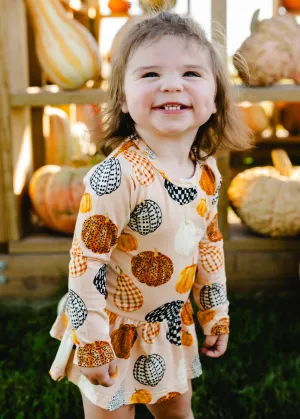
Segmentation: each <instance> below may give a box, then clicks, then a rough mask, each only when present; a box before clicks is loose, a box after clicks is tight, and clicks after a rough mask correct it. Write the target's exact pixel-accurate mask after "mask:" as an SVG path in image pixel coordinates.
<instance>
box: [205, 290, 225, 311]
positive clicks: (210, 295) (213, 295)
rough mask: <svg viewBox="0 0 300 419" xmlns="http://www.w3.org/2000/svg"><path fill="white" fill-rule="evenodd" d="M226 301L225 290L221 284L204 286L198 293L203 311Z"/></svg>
mask: <svg viewBox="0 0 300 419" xmlns="http://www.w3.org/2000/svg"><path fill="white" fill-rule="evenodd" d="M226 301H227V295H226V288H225V285H223V284H216V283H214V284H212V285H204V287H203V288H201V291H200V304H201V306H202V308H203V310H209V309H210V308H212V307H216V306H221V305H222V304H225V303H226Z"/></svg>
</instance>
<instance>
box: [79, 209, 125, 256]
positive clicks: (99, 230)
mask: <svg viewBox="0 0 300 419" xmlns="http://www.w3.org/2000/svg"><path fill="white" fill-rule="evenodd" d="M81 237H82V241H83V243H84V244H85V246H86V247H87V248H88V249H89V250H91V251H92V252H93V253H100V254H102V253H109V252H110V250H111V248H112V247H113V246H114V245H115V244H117V240H118V227H117V226H116V225H115V224H114V223H113V222H112V221H111V220H110V219H109V216H108V215H107V216H104V215H93V216H92V217H89V218H87V219H86V220H85V221H84V222H83V226H82V232H81Z"/></svg>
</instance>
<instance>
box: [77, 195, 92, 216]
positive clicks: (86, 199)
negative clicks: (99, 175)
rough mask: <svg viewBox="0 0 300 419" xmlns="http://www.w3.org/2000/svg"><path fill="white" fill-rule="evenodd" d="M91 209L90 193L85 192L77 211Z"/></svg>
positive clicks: (84, 211) (83, 211)
mask: <svg viewBox="0 0 300 419" xmlns="http://www.w3.org/2000/svg"><path fill="white" fill-rule="evenodd" d="M91 209H92V195H91V194H89V193H87V192H85V193H84V194H83V196H82V198H81V201H80V207H79V211H80V212H82V213H87V212H90V211H91Z"/></svg>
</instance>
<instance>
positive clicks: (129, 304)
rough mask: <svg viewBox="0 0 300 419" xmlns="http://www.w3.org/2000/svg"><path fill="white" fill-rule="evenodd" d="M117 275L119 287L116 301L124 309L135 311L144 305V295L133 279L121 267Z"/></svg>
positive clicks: (115, 296) (115, 295) (115, 297)
mask: <svg viewBox="0 0 300 419" xmlns="http://www.w3.org/2000/svg"><path fill="white" fill-rule="evenodd" d="M118 269H119V270H120V274H119V275H118V277H117V288H116V291H115V294H114V303H115V305H116V306H117V307H118V308H119V309H120V310H122V311H135V310H138V309H139V308H141V307H142V305H143V303H144V297H143V294H142V293H141V291H140V290H139V289H138V287H137V286H136V285H135V284H134V282H133V281H132V279H131V278H130V277H129V276H128V275H125V274H124V272H123V271H122V269H121V268H120V267H118Z"/></svg>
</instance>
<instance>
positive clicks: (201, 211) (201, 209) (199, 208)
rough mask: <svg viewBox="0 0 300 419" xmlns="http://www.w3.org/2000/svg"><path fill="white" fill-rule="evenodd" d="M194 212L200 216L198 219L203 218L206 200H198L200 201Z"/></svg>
mask: <svg viewBox="0 0 300 419" xmlns="http://www.w3.org/2000/svg"><path fill="white" fill-rule="evenodd" d="M196 210H197V212H198V214H199V215H200V217H204V215H205V213H206V211H207V203H206V199H204V198H201V199H200V201H199V202H198V205H197V207H196Z"/></svg>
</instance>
